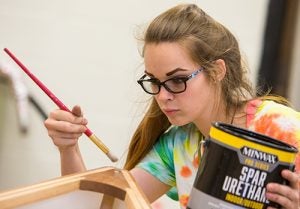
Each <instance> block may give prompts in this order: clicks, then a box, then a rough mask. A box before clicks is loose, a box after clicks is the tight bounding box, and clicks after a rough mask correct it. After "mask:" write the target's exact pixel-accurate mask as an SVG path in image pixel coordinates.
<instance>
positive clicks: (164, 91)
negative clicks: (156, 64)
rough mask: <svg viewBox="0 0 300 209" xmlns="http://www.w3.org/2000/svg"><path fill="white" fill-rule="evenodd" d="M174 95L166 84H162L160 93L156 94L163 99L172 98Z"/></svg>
mask: <svg viewBox="0 0 300 209" xmlns="http://www.w3.org/2000/svg"><path fill="white" fill-rule="evenodd" d="M173 97H174V95H173V93H171V92H169V91H168V90H167V89H166V88H165V87H164V86H161V88H160V91H159V93H158V94H157V95H156V98H157V99H159V100H162V101H163V100H171V99H173Z"/></svg>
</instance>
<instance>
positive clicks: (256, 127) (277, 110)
mask: <svg viewBox="0 0 300 209" xmlns="http://www.w3.org/2000/svg"><path fill="white" fill-rule="evenodd" d="M253 104H254V103H253ZM253 104H252V107H253V106H255V105H253ZM250 112H251V111H250ZM251 113H254V114H253V115H252V117H253V118H252V119H251V121H250V122H249V124H248V125H249V127H248V128H249V129H250V130H253V131H256V132H259V133H262V134H265V135H268V136H270V137H274V138H277V139H280V140H283V141H285V142H288V143H290V144H293V145H297V146H296V147H298V146H299V142H300V112H298V111H297V110H295V109H293V108H291V107H289V106H286V105H283V104H280V103H277V102H275V101H268V100H266V101H260V102H257V101H256V106H255V108H253V110H252V112H251Z"/></svg>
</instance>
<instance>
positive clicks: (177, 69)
mask: <svg viewBox="0 0 300 209" xmlns="http://www.w3.org/2000/svg"><path fill="white" fill-rule="evenodd" d="M179 71H187V70H185V69H182V68H176V69H174V70H172V71H170V72H168V73H166V75H167V76H170V75H173V74H175V73H177V72H179Z"/></svg>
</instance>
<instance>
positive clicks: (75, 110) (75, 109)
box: [72, 105, 83, 117]
mask: <svg viewBox="0 0 300 209" xmlns="http://www.w3.org/2000/svg"><path fill="white" fill-rule="evenodd" d="M72 113H73V114H74V115H76V116H78V117H80V116H82V115H83V113H82V111H81V108H80V106H79V105H75V106H74V107H73V109H72Z"/></svg>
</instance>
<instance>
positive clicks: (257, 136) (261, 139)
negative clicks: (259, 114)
mask: <svg viewBox="0 0 300 209" xmlns="http://www.w3.org/2000/svg"><path fill="white" fill-rule="evenodd" d="M212 126H214V127H215V128H217V129H219V130H221V131H224V132H226V133H228V134H231V135H234V136H237V137H240V138H243V139H246V140H249V141H252V142H255V143H259V144H262V145H266V146H269V147H273V148H276V149H279V150H284V151H288V152H293V153H297V152H298V150H297V148H296V147H294V146H292V145H290V144H287V143H285V142H283V141H280V140H278V139H275V138H272V137H269V136H267V135H264V134H261V133H258V132H254V131H250V130H248V129H244V128H240V127H237V126H233V125H230V124H227V123H222V122H214V123H212Z"/></svg>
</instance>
